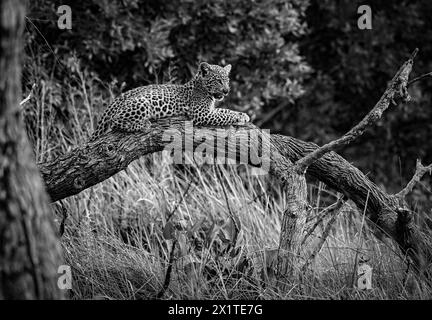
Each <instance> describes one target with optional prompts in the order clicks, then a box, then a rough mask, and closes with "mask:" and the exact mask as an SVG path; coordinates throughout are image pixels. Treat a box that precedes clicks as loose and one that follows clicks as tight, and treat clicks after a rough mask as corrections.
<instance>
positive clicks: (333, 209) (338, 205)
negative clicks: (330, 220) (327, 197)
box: [301, 196, 346, 245]
mask: <svg viewBox="0 0 432 320" xmlns="http://www.w3.org/2000/svg"><path fill="white" fill-rule="evenodd" d="M345 201H346V199H345V197H344V196H342V197H340V198H339V199H337V201H336V202H335V203H333V204H332V205H330V206H328V207H327V208H325V209H324V210H323V211H322V212H321V214H320V217H319V218H318V220H317V221H316V222H315V224H314V225H313V226H312V227H311V228H310V229H309V230H308V231H307V233H306V235H305V236H304V237H303V240H302V242H301V245H303V244H304V243H305V242H306V240H307V238H309V237H310V235H311V234H312V233H313V232H314V231H315V229H316V228H317V227H318V226H319V225H320V224H321V223H322V222H323V220H324V218H325V216H326V215H327V213H329V212H330V216H331V217H333V216H334V215H337V212H338V210H339V209H340V208H341V207H342V205H343V204H344V203H345Z"/></svg>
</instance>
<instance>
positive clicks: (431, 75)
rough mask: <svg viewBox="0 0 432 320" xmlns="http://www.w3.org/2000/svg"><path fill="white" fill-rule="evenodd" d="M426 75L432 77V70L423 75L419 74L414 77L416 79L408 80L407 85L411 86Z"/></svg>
mask: <svg viewBox="0 0 432 320" xmlns="http://www.w3.org/2000/svg"><path fill="white" fill-rule="evenodd" d="M426 77H431V78H432V72H428V73H425V74H422V75H421V76H418V77H417V78H414V79H412V80H410V81H408V83H407V86H408V87H409V86H410V85H412V84H413V83H414V82H417V81H420V80H422V79H423V78H426Z"/></svg>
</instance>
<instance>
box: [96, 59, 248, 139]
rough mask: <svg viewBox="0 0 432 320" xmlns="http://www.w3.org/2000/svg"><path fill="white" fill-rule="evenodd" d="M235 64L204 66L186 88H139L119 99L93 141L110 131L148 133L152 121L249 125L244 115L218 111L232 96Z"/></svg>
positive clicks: (164, 85)
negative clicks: (217, 105) (169, 119)
mask: <svg viewBox="0 0 432 320" xmlns="http://www.w3.org/2000/svg"><path fill="white" fill-rule="evenodd" d="M230 71H231V65H227V66H225V67H221V66H218V65H211V64H208V63H205V62H203V63H201V64H200V66H199V69H198V72H197V74H196V75H195V76H194V77H193V79H192V80H190V81H189V82H188V83H186V84H183V85H174V84H162V85H149V86H145V87H139V88H136V89H133V90H130V91H127V92H125V93H123V94H122V95H120V96H119V97H117V98H116V99H115V100H114V102H113V103H112V104H111V105H110V106H109V107H108V108H107V109H106V110H105V112H104V113H103V115H102V118H101V119H100V121H99V123H98V125H97V128H96V130H95V132H94V133H93V135H92V137H91V140H94V139H96V138H97V137H99V136H100V135H101V134H103V133H104V132H107V131H109V130H110V129H117V130H122V131H127V132H137V131H144V130H145V129H146V128H148V126H149V125H150V120H155V119H159V118H163V117H171V116H180V115H184V116H187V117H190V118H192V121H193V123H194V124H195V125H212V126H225V125H230V124H243V123H246V122H249V116H248V115H247V114H245V113H242V112H237V111H233V110H228V109H222V108H215V103H216V101H221V100H223V98H224V97H225V96H226V95H227V94H228V93H229V73H230Z"/></svg>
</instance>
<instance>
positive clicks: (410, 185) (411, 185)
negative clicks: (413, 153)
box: [396, 159, 432, 199]
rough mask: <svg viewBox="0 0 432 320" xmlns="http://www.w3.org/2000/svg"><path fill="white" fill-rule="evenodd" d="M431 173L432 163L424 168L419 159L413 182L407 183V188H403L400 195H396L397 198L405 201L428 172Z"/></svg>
mask: <svg viewBox="0 0 432 320" xmlns="http://www.w3.org/2000/svg"><path fill="white" fill-rule="evenodd" d="M428 171H429V174H432V163H431V164H429V165H428V166H426V167H425V166H423V165H422V163H421V161H420V159H417V163H416V170H415V173H414V175H413V176H412V178H411V180H410V181H409V182H408V183H407V185H406V186H405V188H403V189H402V190H401V191H400V192H399V193H397V194H396V197H398V198H400V199H405V197H406V196H407V195H408V194H409V193H410V192H411V191H412V190H413V189H414V186H415V185H416V183H418V182H419V181H420V180H421V178H423V176H424V175H425V173H426V172H428Z"/></svg>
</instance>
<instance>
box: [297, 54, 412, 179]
mask: <svg viewBox="0 0 432 320" xmlns="http://www.w3.org/2000/svg"><path fill="white" fill-rule="evenodd" d="M417 53H418V49H415V50H414V52H413V53H412V54H411V56H410V58H409V59H408V60H407V61H406V62H405V63H404V64H403V65H402V67H401V68H400V69H399V70H398V72H397V73H396V75H395V76H394V77H393V79H392V80H391V82H390V84H389V85H388V87H387V90H386V91H385V92H384V94H383V95H382V96H381V98H380V100H379V101H378V102H377V104H376V105H375V107H374V108H373V109H372V110H371V111H370V112H369V113H368V114H367V115H366V116H365V117H364V118H363V120H362V121H360V122H359V123H358V124H357V125H356V126H354V127H353V128H352V129H351V130H350V131H348V132H347V133H346V134H345V135H343V136H342V137H341V138H339V139H336V140H334V141H331V142H329V143H327V144H325V145H323V146H322V147H320V148H318V149H317V150H315V151H314V152H312V153H310V154H308V155H307V156H306V157H304V158H303V159H301V160H300V161H298V162H297V163H296V170H297V172H305V171H306V169H307V168H308V167H309V166H310V165H311V163H313V162H314V161H316V160H317V159H319V158H320V157H322V156H323V155H324V154H325V153H327V152H330V151H337V150H339V149H340V148H342V147H343V146H346V145H348V144H350V143H351V142H353V141H354V140H355V139H357V138H358V137H359V136H361V135H362V134H363V133H364V131H365V130H366V128H367V127H369V126H371V125H373V124H375V123H376V122H377V121H378V120H379V119H380V118H381V116H382V114H383V112H384V111H385V110H386V109H387V108H388V107H389V105H390V103H391V102H392V101H394V100H395V99H396V98H401V99H403V100H404V101H409V99H410V96H409V94H408V91H407V85H408V78H409V75H410V73H411V70H412V66H413V63H414V58H415V56H416V55H417Z"/></svg>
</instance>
